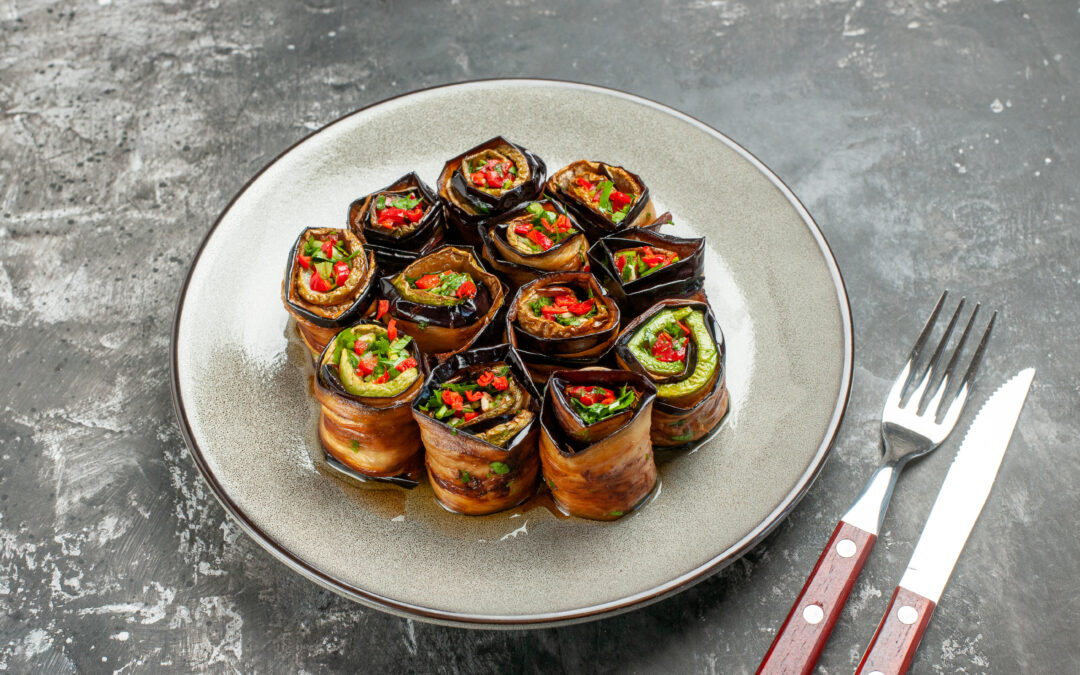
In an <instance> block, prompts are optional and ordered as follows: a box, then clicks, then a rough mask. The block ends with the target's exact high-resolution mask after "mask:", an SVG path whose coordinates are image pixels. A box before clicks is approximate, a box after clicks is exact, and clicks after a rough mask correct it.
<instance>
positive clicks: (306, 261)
mask: <svg viewBox="0 0 1080 675" xmlns="http://www.w3.org/2000/svg"><path fill="white" fill-rule="evenodd" d="M296 262H298V263H300V267H303V268H304V269H306V270H309V269H311V256H309V255H298V256H296Z"/></svg>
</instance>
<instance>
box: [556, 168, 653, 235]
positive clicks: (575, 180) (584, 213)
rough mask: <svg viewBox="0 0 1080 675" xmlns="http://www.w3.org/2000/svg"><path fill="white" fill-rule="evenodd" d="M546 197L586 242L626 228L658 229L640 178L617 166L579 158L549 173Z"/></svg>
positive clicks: (645, 189)
mask: <svg viewBox="0 0 1080 675" xmlns="http://www.w3.org/2000/svg"><path fill="white" fill-rule="evenodd" d="M546 191H547V194H549V195H551V196H553V197H555V198H556V199H558V200H559V201H561V202H562V203H563V204H566V208H567V209H569V210H570V211H571V213H573V214H574V215H575V216H576V217H577V220H578V222H579V223H581V225H582V227H583V228H584V229H585V234H586V236H588V238H589V241H596V240H597V239H599V238H600V237H603V236H606V235H608V234H611V233H612V232H614V231H616V230H620V229H626V228H636V227H650V228H654V229H655V228H656V227H659V226H660V225H661V224H662V223H660V222H659V221H658V220H653V216H654V214H655V213H656V208H655V207H654V206H653V203H652V199H651V198H650V197H649V188H648V187H647V186H646V185H645V182H644V181H642V180H641V176H639V175H637V174H636V173H631V172H629V171H627V170H626V169H624V168H622V167H621V166H611V165H610V164H605V163H603V162H593V161H589V160H587V159H579V160H578V161H576V162H573V163H571V164H568V165H566V166H564V167H563V168H561V169H559V170H558V171H556V172H555V173H554V174H552V176H551V178H550V179H548V182H547V190H546Z"/></svg>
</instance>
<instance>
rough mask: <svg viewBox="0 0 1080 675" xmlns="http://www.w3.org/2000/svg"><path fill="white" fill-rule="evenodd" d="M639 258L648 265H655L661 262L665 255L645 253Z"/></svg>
mask: <svg viewBox="0 0 1080 675" xmlns="http://www.w3.org/2000/svg"><path fill="white" fill-rule="evenodd" d="M641 260H642V261H643V262H644V263H645V264H646V265H648V266H649V267H656V266H657V265H662V264H663V262H664V260H665V257H664V256H662V255H647V256H643V257H642V258H641Z"/></svg>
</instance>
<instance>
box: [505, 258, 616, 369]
mask: <svg viewBox="0 0 1080 675" xmlns="http://www.w3.org/2000/svg"><path fill="white" fill-rule="evenodd" d="M619 321H620V313H619V306H618V305H616V304H615V301H614V300H612V299H611V298H610V297H609V296H608V295H607V294H606V293H604V290H603V289H602V288H601V287H600V285H599V284H598V283H596V279H595V278H594V277H593V276H592V275H591V274H589V273H588V272H555V273H552V274H546V275H544V276H542V277H540V278H539V279H536V280H535V281H532V282H530V283H528V284H526V285H525V286H522V287H521V288H520V289H519V290H518V292H517V295H515V296H514V300H513V302H511V303H510V308H509V310H508V311H507V313H506V337H507V340H508V341H509V342H510V344H511V345H513V346H514V348H515V349H516V350H517V351H518V354H519V355H520V356H521V359H522V361H523V362H524V363H525V366H526V367H527V368H528V369H529V374H530V375H531V376H532V378H533V382H536V383H537V385H543V384H544V383H546V382H547V380H548V377H549V376H550V375H551V373H552V372H554V371H556V370H565V369H568V368H582V367H587V366H595V365H597V363H599V362H600V360H601V359H603V358H604V357H605V356H606V355H607V353H608V351H610V349H611V347H612V346H613V345H614V344H615V340H616V339H617V338H618V333H619Z"/></svg>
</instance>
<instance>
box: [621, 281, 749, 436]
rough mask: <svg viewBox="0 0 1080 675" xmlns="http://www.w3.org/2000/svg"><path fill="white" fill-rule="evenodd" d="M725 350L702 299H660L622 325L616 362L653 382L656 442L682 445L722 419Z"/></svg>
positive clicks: (725, 405)
mask: <svg viewBox="0 0 1080 675" xmlns="http://www.w3.org/2000/svg"><path fill="white" fill-rule="evenodd" d="M724 352H725V349H724V333H723V332H722V331H721V330H720V326H718V325H717V323H716V319H715V317H714V316H713V313H712V309H711V308H710V307H709V305H708V304H707V303H704V302H697V301H694V300H661V301H660V302H658V303H656V304H655V305H653V306H652V307H651V308H649V309H648V310H647V311H646V312H645V313H644V314H642V315H641V316H639V317H638V318H637V319H635V320H634V321H632V322H630V324H629V325H628V326H627V327H626V328H625V329H624V330H623V332H622V334H621V335H620V336H619V341H618V342H617V343H616V345H615V359H616V360H617V361H618V363H619V366H620V367H621V368H625V369H627V370H632V371H635V372H638V373H641V374H643V375H645V376H646V377H648V378H649V380H651V381H652V382H653V383H654V384H655V385H656V404H655V405H654V406H653V413H652V442H653V444H654V445H657V446H665V447H673V446H680V445H685V444H687V443H690V442H693V441H696V440H698V439H699V438H701V437H703V436H705V435H706V434H708V433H709V432H710V431H712V430H713V429H714V428H715V427H716V425H717V424H719V423H720V420H721V419H723V417H724V415H725V414H726V413H727V409H728V391H727V387H726V386H725V379H726V378H725V371H724Z"/></svg>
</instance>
